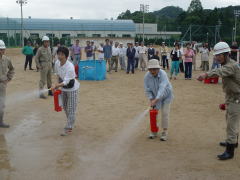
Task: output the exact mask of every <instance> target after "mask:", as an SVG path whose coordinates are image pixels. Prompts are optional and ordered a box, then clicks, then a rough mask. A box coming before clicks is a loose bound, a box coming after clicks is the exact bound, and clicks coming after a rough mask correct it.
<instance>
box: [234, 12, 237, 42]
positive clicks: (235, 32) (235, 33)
mask: <svg viewBox="0 0 240 180" xmlns="http://www.w3.org/2000/svg"><path fill="white" fill-rule="evenodd" d="M236 35H237V15H235V28H234V42H235V41H236Z"/></svg>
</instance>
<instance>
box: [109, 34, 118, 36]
mask: <svg viewBox="0 0 240 180" xmlns="http://www.w3.org/2000/svg"><path fill="white" fill-rule="evenodd" d="M108 37H116V34H108Z"/></svg>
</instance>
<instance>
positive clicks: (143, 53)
mask: <svg viewBox="0 0 240 180" xmlns="http://www.w3.org/2000/svg"><path fill="white" fill-rule="evenodd" d="M138 51H139V62H140V66H141V69H142V71H145V69H146V52H147V48H146V46H144V42H141V46H139V47H138Z"/></svg>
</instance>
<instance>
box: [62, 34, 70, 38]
mask: <svg viewBox="0 0 240 180" xmlns="http://www.w3.org/2000/svg"><path fill="white" fill-rule="evenodd" d="M62 37H63V38H66V37H70V34H62Z"/></svg>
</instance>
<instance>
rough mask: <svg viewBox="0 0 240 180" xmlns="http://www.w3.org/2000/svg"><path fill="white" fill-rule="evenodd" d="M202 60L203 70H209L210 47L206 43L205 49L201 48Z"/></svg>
mask: <svg viewBox="0 0 240 180" xmlns="http://www.w3.org/2000/svg"><path fill="white" fill-rule="evenodd" d="M201 61H202V70H203V71H208V70H209V50H208V47H207V46H206V45H205V44H204V46H203V49H202V50H201Z"/></svg>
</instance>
